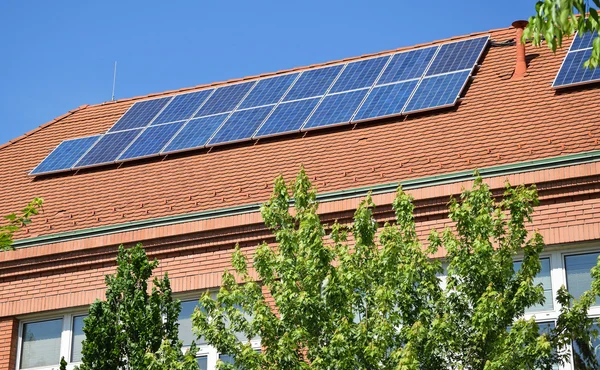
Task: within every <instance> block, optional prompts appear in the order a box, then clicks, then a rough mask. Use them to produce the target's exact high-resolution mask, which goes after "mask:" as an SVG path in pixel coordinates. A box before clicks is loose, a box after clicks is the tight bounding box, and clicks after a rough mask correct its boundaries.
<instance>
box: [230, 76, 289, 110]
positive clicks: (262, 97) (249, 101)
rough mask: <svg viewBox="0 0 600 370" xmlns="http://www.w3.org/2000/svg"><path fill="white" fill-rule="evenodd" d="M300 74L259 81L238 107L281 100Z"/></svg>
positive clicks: (254, 105)
mask: <svg viewBox="0 0 600 370" xmlns="http://www.w3.org/2000/svg"><path fill="white" fill-rule="evenodd" d="M298 75H299V73H292V74H289V75H282V76H277V77H272V78H266V79H264V80H260V81H258V83H257V84H256V87H254V89H252V91H251V92H250V94H248V96H247V97H246V99H244V101H243V102H242V104H240V107H239V108H238V109H244V108H252V107H260V106H262V105H269V104H275V103H277V102H279V100H281V98H282V97H283V94H285V92H286V91H287V90H288V89H289V87H290V86H292V84H293V83H294V81H295V80H296V78H297V77H298Z"/></svg>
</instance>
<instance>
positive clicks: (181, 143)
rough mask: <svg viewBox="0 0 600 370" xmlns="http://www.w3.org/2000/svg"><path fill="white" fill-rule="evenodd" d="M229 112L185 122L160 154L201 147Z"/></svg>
mask: <svg viewBox="0 0 600 370" xmlns="http://www.w3.org/2000/svg"><path fill="white" fill-rule="evenodd" d="M228 116H229V113H225V114H219V115H216V116H210V117H203V118H194V119H192V120H190V121H189V122H188V123H186V124H185V126H184V127H183V129H181V131H179V133H178V134H177V136H175V138H174V139H173V140H172V141H171V142H170V143H169V144H168V145H167V147H166V148H165V149H164V150H163V152H162V154H165V153H173V152H180V151H182V150H189V149H196V148H203V147H204V145H206V142H207V141H208V139H210V137H211V136H212V134H213V133H214V132H215V131H216V130H217V129H218V128H219V126H221V124H222V123H223V121H225V119H226V118H227V117H228Z"/></svg>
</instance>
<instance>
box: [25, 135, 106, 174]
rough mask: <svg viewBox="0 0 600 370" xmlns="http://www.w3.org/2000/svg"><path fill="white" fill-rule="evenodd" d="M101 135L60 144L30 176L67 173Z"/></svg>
mask: <svg viewBox="0 0 600 370" xmlns="http://www.w3.org/2000/svg"><path fill="white" fill-rule="evenodd" d="M100 136H101V135H96V136H89V137H82V138H80V139H73V140H66V141H63V142H62V143H60V144H59V145H58V146H57V147H56V148H55V149H54V150H53V151H52V153H50V154H49V155H48V156H47V157H46V158H45V159H44V160H43V161H42V163H40V164H39V165H38V166H37V167H36V168H34V169H33V171H31V173H30V175H40V174H43V173H52V172H58V171H66V170H69V169H71V167H73V165H74V164H75V163H76V162H77V161H78V160H79V158H81V156H82V155H84V154H85V152H87V151H88V149H90V148H91V147H92V145H94V143H95V142H96V141H98V138H99V137H100Z"/></svg>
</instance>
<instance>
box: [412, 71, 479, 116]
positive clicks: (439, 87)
mask: <svg viewBox="0 0 600 370" xmlns="http://www.w3.org/2000/svg"><path fill="white" fill-rule="evenodd" d="M470 74H471V70H466V71H460V72H454V73H449V74H444V75H438V76H432V77H426V78H424V79H423V80H422V81H421V83H420V84H419V86H418V87H417V90H416V91H415V93H414V95H413V96H412V98H411V99H410V101H409V102H408V104H407V105H406V108H405V109H404V111H403V112H402V113H415V112H421V111H425V110H430V109H432V108H435V109H438V108H443V107H448V106H453V105H454V104H456V100H457V99H458V98H459V96H460V93H461V92H462V90H463V88H464V87H465V85H466V83H467V81H468V79H469V76H470Z"/></svg>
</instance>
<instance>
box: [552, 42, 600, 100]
mask: <svg viewBox="0 0 600 370" xmlns="http://www.w3.org/2000/svg"><path fill="white" fill-rule="evenodd" d="M596 36H597V33H595V32H594V33H586V34H585V35H583V36H582V37H579V35H576V36H575V38H574V39H573V42H572V43H571V47H570V48H569V52H568V53H567V55H566V56H565V59H564V60H563V64H562V66H561V67H560V70H559V71H558V74H557V75H556V78H555V79H554V83H553V84H552V87H554V88H561V87H568V86H577V85H583V84H588V83H592V82H597V81H600V68H594V69H589V68H586V67H584V63H585V62H586V61H587V60H588V59H590V57H591V56H592V42H593V40H594V38H595V37H596Z"/></svg>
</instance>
